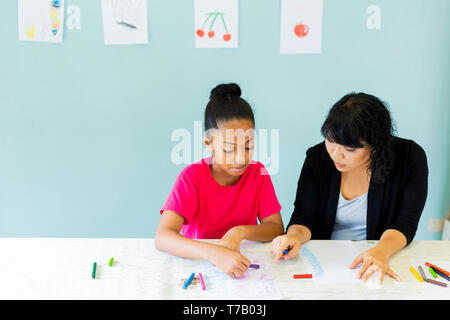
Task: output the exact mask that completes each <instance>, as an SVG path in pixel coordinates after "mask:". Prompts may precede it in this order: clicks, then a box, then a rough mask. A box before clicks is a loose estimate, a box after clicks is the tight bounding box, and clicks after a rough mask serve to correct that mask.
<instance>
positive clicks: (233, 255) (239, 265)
mask: <svg viewBox="0 0 450 320" xmlns="http://www.w3.org/2000/svg"><path fill="white" fill-rule="evenodd" d="M208 260H209V261H210V262H211V263H212V264H214V265H215V266H217V267H219V268H220V269H221V270H222V271H223V272H225V273H226V274H227V275H228V276H230V277H231V278H236V277H242V275H243V274H244V272H245V271H247V269H248V267H249V266H250V260H248V259H247V258H246V257H244V256H243V255H241V254H240V253H239V252H236V251H234V250H231V249H228V248H225V247H223V246H216V248H214V249H213V250H212V251H211V253H210V257H209V259H208Z"/></svg>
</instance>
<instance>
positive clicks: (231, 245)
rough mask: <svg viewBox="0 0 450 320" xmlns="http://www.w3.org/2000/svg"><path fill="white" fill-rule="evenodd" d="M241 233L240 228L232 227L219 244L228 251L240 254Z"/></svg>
mask: <svg viewBox="0 0 450 320" xmlns="http://www.w3.org/2000/svg"><path fill="white" fill-rule="evenodd" d="M241 242H242V232H241V228H240V227H233V228H231V229H230V230H228V231H227V233H225V234H224V235H223V237H222V239H220V240H219V244H220V245H221V246H224V247H226V248H228V249H231V250H233V251H236V252H238V253H240V252H241Z"/></svg>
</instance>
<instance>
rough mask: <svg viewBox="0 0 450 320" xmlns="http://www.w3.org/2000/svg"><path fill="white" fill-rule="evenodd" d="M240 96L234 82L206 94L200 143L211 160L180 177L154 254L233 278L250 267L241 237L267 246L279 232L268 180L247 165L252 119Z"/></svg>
mask: <svg viewBox="0 0 450 320" xmlns="http://www.w3.org/2000/svg"><path fill="white" fill-rule="evenodd" d="M240 95H241V89H240V88H239V86H238V85H237V84H233V83H231V84H222V85H218V86H217V87H215V88H214V89H213V90H212V91H211V95H210V101H209V103H208V105H207V106H206V110H205V135H204V138H203V139H204V143H205V145H206V147H207V148H208V149H209V150H210V151H211V152H212V156H211V157H209V158H205V159H202V160H201V161H199V162H196V163H194V164H191V165H189V166H187V167H186V168H185V169H184V170H183V171H182V172H181V173H180V175H179V176H178V178H177V180H176V182H175V185H174V187H173V189H172V191H171V193H170V194H169V197H168V198H167V201H166V202H165V204H164V205H163V207H162V209H161V210H160V212H161V214H162V216H161V220H160V222H159V225H158V228H157V230H156V235H155V245H156V248H157V249H158V250H161V251H165V252H167V253H170V254H173V255H176V256H180V257H185V258H192V259H196V258H199V259H206V260H209V261H210V262H211V263H213V264H214V265H216V266H217V267H219V268H220V269H221V270H222V271H224V272H225V273H226V274H227V275H229V276H230V277H233V278H234V277H239V276H242V275H243V273H244V272H245V271H246V270H247V269H248V267H249V265H250V261H249V260H248V259H247V258H246V257H244V256H243V255H241V254H240V245H241V241H242V240H243V239H247V240H254V241H261V242H268V241H271V240H272V239H273V238H275V237H276V236H278V235H281V234H283V231H284V227H283V222H282V220H281V215H280V210H281V206H280V204H279V202H278V200H277V197H276V195H275V190H274V188H273V185H272V181H271V179H270V176H269V174H268V172H267V171H266V170H265V168H264V166H263V165H262V164H261V163H259V162H256V161H252V156H253V149H254V127H255V119H254V116H253V111H252V109H251V107H250V105H249V104H248V103H247V101H245V100H244V99H242V98H241V97H240ZM257 218H258V219H259V221H260V224H259V225H257ZM180 231H181V234H180ZM195 239H220V241H219V242H218V244H213V243H208V242H204V241H198V240H195Z"/></svg>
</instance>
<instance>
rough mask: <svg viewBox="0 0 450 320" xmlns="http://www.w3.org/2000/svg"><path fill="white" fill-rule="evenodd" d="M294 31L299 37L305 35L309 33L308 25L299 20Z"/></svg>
mask: <svg viewBox="0 0 450 320" xmlns="http://www.w3.org/2000/svg"><path fill="white" fill-rule="evenodd" d="M294 33H295V35H296V36H297V37H299V38H303V37H306V36H307V35H308V33H309V26H308V25H306V24H303V23H301V22H299V23H297V24H296V25H295V28H294Z"/></svg>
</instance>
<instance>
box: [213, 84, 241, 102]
mask: <svg viewBox="0 0 450 320" xmlns="http://www.w3.org/2000/svg"><path fill="white" fill-rule="evenodd" d="M240 96H241V88H240V87H239V86H238V85H237V84H236V83H228V84H219V85H218V86H217V87H215V88H214V89H212V90H211V95H210V96H209V99H210V100H214V99H230V98H233V97H240Z"/></svg>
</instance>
